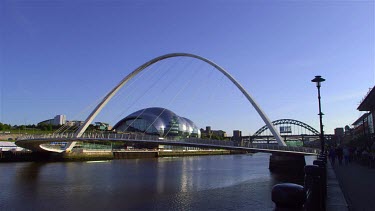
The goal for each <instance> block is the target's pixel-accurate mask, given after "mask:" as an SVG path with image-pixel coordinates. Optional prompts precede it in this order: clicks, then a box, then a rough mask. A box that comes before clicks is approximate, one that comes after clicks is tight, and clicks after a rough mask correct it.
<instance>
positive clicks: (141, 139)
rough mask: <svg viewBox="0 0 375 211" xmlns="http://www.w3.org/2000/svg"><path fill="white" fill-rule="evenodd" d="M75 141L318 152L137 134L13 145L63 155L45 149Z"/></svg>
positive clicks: (48, 138)
mask: <svg viewBox="0 0 375 211" xmlns="http://www.w3.org/2000/svg"><path fill="white" fill-rule="evenodd" d="M75 141H81V142H100V143H108V142H124V143H144V144H158V145H172V146H186V147H200V148H210V149H227V150H245V151H252V152H270V153H276V152H277V153H288V154H303V155H316V154H318V153H319V150H318V149H313V148H306V147H291V146H279V145H267V144H251V143H250V142H249V143H247V144H246V145H238V143H236V142H234V141H223V140H205V139H198V138H188V139H181V140H173V139H167V138H164V139H160V138H159V137H158V136H151V135H139V134H84V135H83V136H81V137H80V138H76V137H74V134H54V135H42V136H25V137H22V138H20V139H19V140H18V141H16V145H18V146H20V147H24V148H27V149H30V150H33V151H53V152H63V151H64V150H62V149H53V148H49V147H48V146H46V145H47V144H49V143H50V142H66V143H71V142H75Z"/></svg>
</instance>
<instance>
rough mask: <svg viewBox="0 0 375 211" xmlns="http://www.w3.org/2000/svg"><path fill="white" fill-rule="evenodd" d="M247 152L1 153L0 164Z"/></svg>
mask: <svg viewBox="0 0 375 211" xmlns="http://www.w3.org/2000/svg"><path fill="white" fill-rule="evenodd" d="M243 153H245V152H239V151H229V150H198V151H183V150H178V151H115V152H111V151H83V152H82V151H81V152H71V153H33V152H11V151H9V152H0V162H25V161H41V162H43V161H46V162H53V161H95V160H113V159H140V158H157V157H180V156H203V155H229V154H243Z"/></svg>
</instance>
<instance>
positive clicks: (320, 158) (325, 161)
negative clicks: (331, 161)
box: [317, 155, 327, 163]
mask: <svg viewBox="0 0 375 211" xmlns="http://www.w3.org/2000/svg"><path fill="white" fill-rule="evenodd" d="M317 160H321V161H323V162H324V163H327V156H322V155H318V158H317Z"/></svg>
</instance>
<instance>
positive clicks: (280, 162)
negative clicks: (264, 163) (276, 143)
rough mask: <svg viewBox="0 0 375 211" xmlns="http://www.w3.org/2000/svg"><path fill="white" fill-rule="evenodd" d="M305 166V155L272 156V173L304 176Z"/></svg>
mask: <svg viewBox="0 0 375 211" xmlns="http://www.w3.org/2000/svg"><path fill="white" fill-rule="evenodd" d="M305 165H306V162H305V156H304V155H293V154H289V155H287V154H277V153H273V154H272V155H271V156H270V163H269V169H270V171H271V172H280V173H293V174H295V173H300V174H301V175H303V174H304V170H303V169H304V167H305Z"/></svg>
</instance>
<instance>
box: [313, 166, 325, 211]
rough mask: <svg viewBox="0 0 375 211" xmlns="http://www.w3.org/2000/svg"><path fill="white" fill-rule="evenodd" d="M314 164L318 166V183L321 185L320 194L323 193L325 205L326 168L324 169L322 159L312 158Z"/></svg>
mask: <svg viewBox="0 0 375 211" xmlns="http://www.w3.org/2000/svg"><path fill="white" fill-rule="evenodd" d="M313 164H314V165H317V166H319V170H320V172H319V173H320V176H321V182H320V184H321V185H322V187H321V188H322V194H323V196H322V197H323V205H324V206H325V202H326V198H327V169H326V164H325V163H324V161H321V160H314V161H313Z"/></svg>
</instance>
